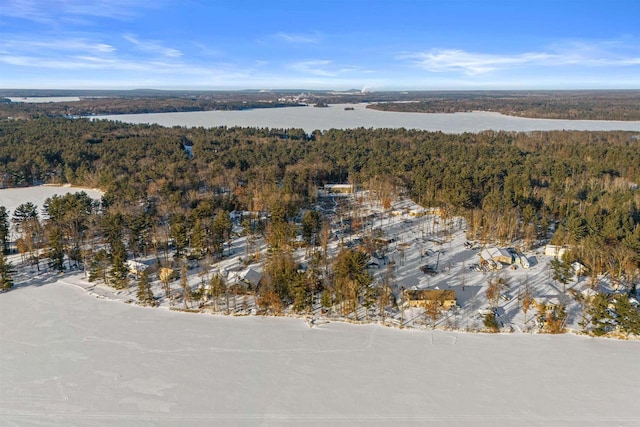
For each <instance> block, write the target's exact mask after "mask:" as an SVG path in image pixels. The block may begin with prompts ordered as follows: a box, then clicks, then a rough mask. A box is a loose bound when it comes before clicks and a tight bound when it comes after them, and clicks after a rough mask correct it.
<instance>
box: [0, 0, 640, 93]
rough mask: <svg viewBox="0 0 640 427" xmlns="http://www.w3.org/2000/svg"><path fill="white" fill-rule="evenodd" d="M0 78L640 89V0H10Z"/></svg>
mask: <svg viewBox="0 0 640 427" xmlns="http://www.w3.org/2000/svg"><path fill="white" fill-rule="evenodd" d="M0 88H82V89H112V88H113V89H133V88H157V89H245V88H252V89H254V88H255V89H277V88H285V89H286V88H290V89H291V88H308V89H338V90H344V89H350V88H357V89H363V88H368V89H371V90H410V89H426V90H429V89H434V90H438V89H445V90H449V89H461V90H464V89H607V88H620V89H640V0H618V1H616V0H608V1H604V0H597V1H595V0H575V1H572V0H552V1H551V0H550V1H538V0H529V1H525V0H511V1H507V0H503V1H493V0H389V1H386V0H384V1H383V0H366V1H363V0H324V1H321V0H316V1H311V0H294V1H288V0H287V1H278V0H256V1H252V0H233V1H231V0H182V1H169V0H0Z"/></svg>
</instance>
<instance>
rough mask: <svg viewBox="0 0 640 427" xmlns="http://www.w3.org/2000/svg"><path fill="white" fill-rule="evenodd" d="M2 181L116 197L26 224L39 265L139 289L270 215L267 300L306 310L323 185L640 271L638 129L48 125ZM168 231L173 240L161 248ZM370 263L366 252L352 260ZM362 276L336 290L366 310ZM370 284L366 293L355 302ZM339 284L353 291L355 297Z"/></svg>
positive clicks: (475, 231) (51, 211) (11, 155)
mask: <svg viewBox="0 0 640 427" xmlns="http://www.w3.org/2000/svg"><path fill="white" fill-rule="evenodd" d="M0 168H1V169H0V186H2V187H13V186H24V185H34V184H41V183H71V184H74V185H80V186H89V187H98V188H100V189H102V190H103V191H105V195H104V197H103V199H102V201H101V203H100V205H99V207H97V206H94V205H93V204H91V203H90V201H88V200H87V199H86V198H85V197H84V196H80V198H78V197H77V196H73V197H72V196H65V197H61V198H60V199H59V200H58V199H55V200H49V201H48V204H47V206H45V207H44V208H45V209H46V213H47V216H48V219H47V220H46V221H42V220H41V219H39V218H38V215H37V213H38V211H37V209H36V210H35V213H34V212H33V207H30V206H22V207H21V209H20V210H19V212H17V213H16V212H12V213H10V214H11V215H12V217H13V218H14V219H16V221H17V224H18V231H19V232H20V236H21V238H22V241H21V242H20V244H21V245H22V250H21V252H23V253H24V254H27V255H26V256H28V254H29V253H33V252H34V251H35V250H36V249H37V248H38V245H40V246H45V247H46V248H47V253H48V254H49V262H50V263H51V265H52V266H55V267H56V268H60V269H62V268H65V265H64V259H65V256H66V258H67V259H68V260H74V259H75V260H76V261H77V262H83V261H87V262H91V263H92V266H93V267H92V268H93V269H92V272H93V273H92V274H93V275H94V277H104V278H107V277H109V278H110V280H111V282H112V283H114V285H116V286H121V285H122V284H123V283H124V282H126V280H127V279H126V271H125V270H126V269H125V268H124V267H123V266H122V265H123V262H124V261H126V259H127V258H128V257H131V256H139V255H141V254H148V253H156V254H158V253H161V252H162V251H167V246H166V243H167V242H168V241H169V240H171V241H172V244H173V245H174V250H175V251H176V252H177V254H178V256H193V257H195V258H198V257H205V256H224V251H223V248H224V242H225V241H226V240H228V239H229V236H230V227H231V226H230V223H229V220H228V218H229V215H228V213H229V212H231V211H233V210H245V211H252V212H262V213H264V214H265V215H266V217H265V218H269V219H268V220H266V221H265V222H257V223H251V222H249V223H247V226H248V227H249V228H250V229H251V230H252V232H254V233H259V234H262V235H264V237H265V238H266V240H267V242H268V244H269V246H270V247H271V248H273V249H275V252H274V254H276V255H274V256H273V262H274V265H275V266H277V268H276V267H274V268H275V269H274V270H273V271H271V273H270V277H271V278H272V280H271V281H270V282H269V283H270V285H269V286H266V287H265V288H264V292H265V295H263V296H264V297H265V298H266V299H265V301H266V302H269V304H276V302H277V301H280V303H281V304H289V303H292V301H293V300H294V299H296V297H295V296H296V295H297V296H298V297H297V298H298V299H296V301H298V304H303V302H304V301H308V300H307V299H305V298H303V296H304V295H308V294H309V292H311V290H310V287H315V286H316V285H315V284H314V283H315V282H312V281H311V282H310V281H309V280H305V278H304V277H298V276H297V274H298V273H297V269H296V268H295V265H293V264H292V260H291V255H290V247H289V243H288V242H289V240H290V239H289V238H290V237H291V235H292V233H294V230H295V227H294V225H293V223H294V219H295V218H296V217H298V218H299V213H300V212H303V211H302V210H303V209H305V208H310V207H313V206H314V203H315V201H316V197H317V189H318V187H320V186H322V185H323V184H326V183H336V182H350V183H353V184H355V185H357V186H358V187H360V188H363V189H369V190H372V191H374V192H375V193H376V194H378V195H381V197H383V196H384V197H386V196H391V195H393V194H399V193H406V194H408V195H409V196H410V197H411V198H412V199H413V200H415V201H416V202H418V203H419V204H421V205H423V206H437V207H440V209H441V211H442V212H443V215H444V216H445V217H450V216H454V215H458V216H463V217H465V219H466V222H467V233H468V235H469V238H470V239H478V240H481V241H484V242H496V243H500V244H505V245H512V244H518V245H524V246H527V247H534V246H536V245H538V244H541V243H543V242H546V241H548V238H549V236H550V233H551V232H555V233H554V234H553V238H552V242H553V243H557V244H560V245H571V246H572V247H573V248H575V250H572V256H573V257H574V258H575V259H577V260H580V261H581V262H582V263H583V264H584V265H585V266H586V267H587V268H588V270H589V272H590V273H591V274H592V275H593V276H594V277H595V276H596V275H599V274H603V273H609V274H611V277H612V280H614V281H618V282H620V283H625V284H630V283H632V282H633V281H634V280H635V279H636V278H637V272H638V265H639V264H638V263H639V261H640V256H639V254H640V226H639V223H640V211H639V210H638V206H639V203H640V190H638V183H639V182H640V140H639V138H638V135H636V134H633V133H629V132H577V131H558V132H529V133H514V132H482V133H477V134H474V133H464V134H444V133H441V132H425V131H415V130H406V129H398V130H392V129H351V130H329V131H324V132H321V131H316V132H313V133H311V134H306V133H305V132H304V131H302V130H300V129H257V128H227V127H218V128H212V129H205V128H182V127H174V128H163V127H160V126H155V125H132V124H123V123H116V122H108V121H90V120H84V119H79V120H68V119H61V118H59V119H52V118H46V117H41V118H37V119H32V120H26V121H4V122H1V123H0ZM85 196H86V195H85ZM0 205H1V203H0ZM16 215H17V216H16ZM20 218H24V219H20ZM29 227H32V228H29ZM38 227H40V228H38ZM322 228H323V227H322V221H319V222H318V221H316V220H315V219H313V218H307V231H308V233H312V234H314V236H315V237H317V238H314V239H311V238H309V239H308V240H306V241H307V244H311V242H315V243H314V244H315V245H319V244H320V243H319V242H321V241H322V239H321V238H320V237H319V236H320V235H321V234H322ZM25 230H27V231H26V232H25ZM38 230H40V231H38ZM89 230H91V231H89ZM38 233H41V234H38ZM158 233H164V235H165V237H166V238H165V240H164V243H162V241H161V240H158V239H154V238H152V237H153V236H155V235H157V234H158ZM308 235H309V236H310V234H308ZM5 236H6V235H5ZM29 236H30V237H29ZM34 236H39V237H37V239H36V240H35V241H29V238H35V237H34ZM87 236H90V237H91V238H92V239H99V240H100V241H102V242H104V243H105V245H104V246H103V247H102V250H97V251H96V252H95V253H92V255H91V256H92V259H91V260H83V259H82V257H83V256H85V255H86V254H81V253H80V252H81V251H80V250H79V248H80V245H81V243H80V242H81V241H85V240H82V239H87ZM0 237H1V236H0ZM5 239H6V237H5ZM163 245H164V246H163ZM345 257H347V255H345ZM68 262H71V261H68ZM317 262H318V264H320V263H321V262H322V260H318V261H317ZM360 262H361V259H360V255H359V254H357V253H352V254H349V259H348V260H345V261H343V263H344V264H345V265H347V266H352V267H353V266H357V265H360ZM336 268H337V267H336ZM343 269H346V270H348V268H346V267H345V268H343ZM355 270H356V268H355V267H354V270H353V271H355ZM267 271H269V268H267ZM279 275H280V276H279ZM349 275H350V276H349ZM278 277H280V278H278ZM346 277H351V279H349V280H346V279H345V280H344V281H343V282H340V281H338V282H335V281H334V282H333V283H332V285H331V286H332V288H331V289H333V291H332V292H333V293H332V295H333V297H334V298H335V296H336V293H337V294H339V295H341V298H343V299H344V301H345V304H347V305H348V302H347V301H353V298H357V299H359V300H362V299H363V298H364V296H363V295H364V292H365V290H366V289H367V286H366V282H367V279H366V277H364V276H357V275H356V274H355V273H353V274H352V273H349V274H347V276H346ZM355 277H358V280H361V282H360V281H358V282H357V283H362V284H364V285H363V286H362V287H360V286H359V287H356V290H357V292H355V293H352V294H349V292H351V291H350V288H349V287H348V286H347V285H346V284H348V283H355V282H354V280H355V279H354V278H355ZM283 278H285V279H283ZM336 283H337V284H340V283H342V284H343V285H344V286H343V288H341V289H342V290H341V291H339V292H338V291H336V289H337V288H336V286H338V285H336ZM327 286H328V285H327ZM267 292H269V293H267ZM349 295H351V299H349ZM372 298H373V297H372ZM300 301H302V302H300ZM303 305H304V304H303Z"/></svg>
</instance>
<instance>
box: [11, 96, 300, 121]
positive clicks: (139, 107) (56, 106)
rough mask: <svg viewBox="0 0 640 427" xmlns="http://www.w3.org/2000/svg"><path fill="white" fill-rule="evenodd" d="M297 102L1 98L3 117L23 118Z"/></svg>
mask: <svg viewBox="0 0 640 427" xmlns="http://www.w3.org/2000/svg"><path fill="white" fill-rule="evenodd" d="M300 105H301V104H298V103H295V102H278V101H242V100H232V101H221V100H213V99H209V98H196V97H193V98H160V97H156V98H146V97H142V98H106V99H96V98H90V99H81V100H79V101H68V102H51V103H42V104H30V103H24V102H3V103H2V102H0V117H4V118H8V117H12V118H14V119H16V118H18V119H21V118H22V119H24V118H29V117H34V116H39V115H47V116H49V117H69V116H73V117H80V116H92V115H98V114H104V115H108V114H142V113H175V112H188V111H215V110H224V111H227V110H248V109H252V108H279V107H297V106H300Z"/></svg>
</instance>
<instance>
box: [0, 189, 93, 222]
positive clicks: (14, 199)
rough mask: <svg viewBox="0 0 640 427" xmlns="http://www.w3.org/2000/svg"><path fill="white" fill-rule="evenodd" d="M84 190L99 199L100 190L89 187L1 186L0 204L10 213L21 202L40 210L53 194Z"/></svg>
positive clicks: (60, 194)
mask: <svg viewBox="0 0 640 427" xmlns="http://www.w3.org/2000/svg"><path fill="white" fill-rule="evenodd" d="M80 191H84V192H85V193H87V195H88V196H89V197H91V198H92V199H97V200H100V198H101V197H102V194H103V193H102V192H101V191H100V190H95V189H91V188H82V187H71V186H55V185H40V186H37V187H24V188H3V189H0V206H4V207H5V208H7V210H9V211H10V215H11V214H13V211H14V210H15V208H16V207H18V206H19V205H21V204H22V203H26V202H31V203H33V204H34V205H36V206H38V209H39V210H40V211H42V205H43V204H44V201H45V200H47V198H49V197H53V196H54V195H56V194H57V195H59V196H63V195H65V194H67V193H78V192H80Z"/></svg>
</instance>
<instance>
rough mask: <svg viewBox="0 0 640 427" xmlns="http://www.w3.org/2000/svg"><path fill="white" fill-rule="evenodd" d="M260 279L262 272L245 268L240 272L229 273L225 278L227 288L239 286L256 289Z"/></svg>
mask: <svg viewBox="0 0 640 427" xmlns="http://www.w3.org/2000/svg"><path fill="white" fill-rule="evenodd" d="M261 279H262V272H261V271H259V270H256V269H254V268H251V267H249V268H246V269H244V270H242V271H236V272H231V273H229V276H228V277H227V284H228V286H230V287H231V286H235V285H240V286H243V287H252V288H257V287H258V283H260V280H261Z"/></svg>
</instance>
